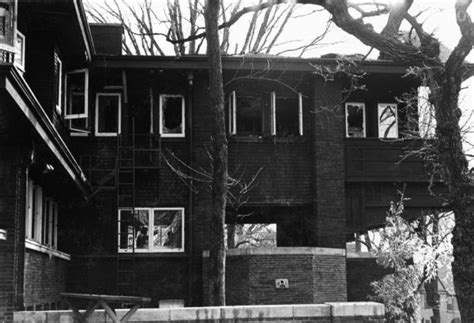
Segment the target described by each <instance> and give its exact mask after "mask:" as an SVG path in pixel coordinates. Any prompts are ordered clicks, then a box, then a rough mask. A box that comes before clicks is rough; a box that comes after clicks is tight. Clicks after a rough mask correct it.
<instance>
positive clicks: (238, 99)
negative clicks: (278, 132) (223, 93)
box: [229, 91, 265, 136]
mask: <svg viewBox="0 0 474 323" xmlns="http://www.w3.org/2000/svg"><path fill="white" fill-rule="evenodd" d="M264 119H265V118H264V106H263V100H262V98H261V97H260V96H253V95H246V96H244V95H237V93H236V91H232V92H231V94H230V96H229V133H230V134H231V135H240V136H262V135H263V132H264Z"/></svg>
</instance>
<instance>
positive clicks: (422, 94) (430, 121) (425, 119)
mask: <svg viewBox="0 0 474 323" xmlns="http://www.w3.org/2000/svg"><path fill="white" fill-rule="evenodd" d="M418 129H419V134H420V137H422V138H433V137H434V136H435V132H436V119H435V115H434V107H433V105H432V104H431V103H430V88H429V87H428V86H420V87H419V88H418Z"/></svg>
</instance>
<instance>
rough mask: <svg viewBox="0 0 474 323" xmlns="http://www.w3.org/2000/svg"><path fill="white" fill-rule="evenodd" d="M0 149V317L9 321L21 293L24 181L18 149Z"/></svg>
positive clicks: (7, 147) (20, 298)
mask: <svg viewBox="0 0 474 323" xmlns="http://www.w3.org/2000/svg"><path fill="white" fill-rule="evenodd" d="M0 151H1V152H2V153H1V154H0V183H2V185H0V228H1V229H4V230H6V231H7V239H6V240H0V321H2V320H6V321H8V320H11V317H12V311H13V310H15V309H17V308H18V306H20V307H21V304H22V297H23V289H22V286H23V276H22V273H23V253H22V250H23V249H24V217H23V214H24V212H25V199H24V197H25V186H24V185H25V183H26V181H25V168H24V167H21V156H22V155H21V150H20V149H18V148H16V147H11V146H0Z"/></svg>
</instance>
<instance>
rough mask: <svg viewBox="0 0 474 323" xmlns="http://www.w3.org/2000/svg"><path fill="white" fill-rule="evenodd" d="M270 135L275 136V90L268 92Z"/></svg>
mask: <svg viewBox="0 0 474 323" xmlns="http://www.w3.org/2000/svg"><path fill="white" fill-rule="evenodd" d="M264 122H265V121H264ZM270 135H272V136H276V92H275V91H272V92H270Z"/></svg>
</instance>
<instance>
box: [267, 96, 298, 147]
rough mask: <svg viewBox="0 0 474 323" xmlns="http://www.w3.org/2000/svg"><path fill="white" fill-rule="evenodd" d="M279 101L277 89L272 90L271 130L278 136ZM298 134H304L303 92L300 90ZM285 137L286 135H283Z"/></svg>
mask: <svg viewBox="0 0 474 323" xmlns="http://www.w3.org/2000/svg"><path fill="white" fill-rule="evenodd" d="M285 98H288V97H285ZM276 102H277V95H276V91H272V92H271V98H270V105H271V107H270V109H271V123H270V124H271V130H272V133H271V135H272V136H278V134H277V131H276V124H277V118H276V110H277V109H278V107H277V106H276ZM298 136H303V93H302V92H298ZM283 138H284V137H283Z"/></svg>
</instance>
